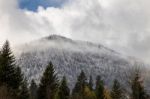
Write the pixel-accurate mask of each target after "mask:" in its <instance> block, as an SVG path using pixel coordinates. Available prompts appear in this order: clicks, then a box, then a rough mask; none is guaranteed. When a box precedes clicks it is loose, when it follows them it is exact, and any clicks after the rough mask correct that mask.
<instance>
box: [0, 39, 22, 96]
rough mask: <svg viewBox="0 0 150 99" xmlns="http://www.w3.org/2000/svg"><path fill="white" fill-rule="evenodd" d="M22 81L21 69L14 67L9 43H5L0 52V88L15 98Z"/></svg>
mask: <svg viewBox="0 0 150 99" xmlns="http://www.w3.org/2000/svg"><path fill="white" fill-rule="evenodd" d="M22 80H23V79H22V73H21V69H20V68H19V67H17V66H16V64H15V58H14V55H13V54H12V52H11V49H10V46H9V42H8V41H6V42H5V44H4V45H3V47H2V50H1V51H0V86H6V87H7V88H8V91H9V93H10V94H11V95H12V96H13V97H17V96H18V94H19V88H20V86H21V83H22Z"/></svg>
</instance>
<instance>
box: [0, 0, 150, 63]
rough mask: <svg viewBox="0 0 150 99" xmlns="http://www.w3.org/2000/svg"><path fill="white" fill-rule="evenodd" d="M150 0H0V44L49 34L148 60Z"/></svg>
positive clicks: (22, 41) (14, 43) (20, 42)
mask: <svg viewBox="0 0 150 99" xmlns="http://www.w3.org/2000/svg"><path fill="white" fill-rule="evenodd" d="M149 9H150V0H21V1H19V0H9V2H8V0H0V44H2V43H3V42H4V41H5V40H6V39H8V40H9V41H10V42H11V43H12V45H16V44H22V43H26V42H29V41H32V40H35V39H38V38H41V37H44V36H48V35H50V34H59V35H63V36H66V37H69V38H72V39H78V40H86V41H92V42H95V43H100V44H103V45H105V46H108V47H109V48H112V49H115V50H117V51H119V52H121V53H124V54H126V55H129V56H135V57H137V58H140V59H142V60H144V61H145V62H148V63H150V62H149V60H150V11H149Z"/></svg>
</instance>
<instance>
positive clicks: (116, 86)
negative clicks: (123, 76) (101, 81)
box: [111, 79, 123, 99]
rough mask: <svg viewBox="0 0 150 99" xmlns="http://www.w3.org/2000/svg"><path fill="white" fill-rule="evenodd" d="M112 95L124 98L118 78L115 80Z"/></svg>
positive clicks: (117, 98) (116, 97) (114, 97)
mask: <svg viewBox="0 0 150 99" xmlns="http://www.w3.org/2000/svg"><path fill="white" fill-rule="evenodd" d="M111 97H112V99H122V98H123V91H122V88H121V86H120V83H119V82H118V80H117V79H115V80H114V84H113V87H112V91H111Z"/></svg>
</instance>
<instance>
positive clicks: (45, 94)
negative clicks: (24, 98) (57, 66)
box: [38, 62, 59, 99]
mask: <svg viewBox="0 0 150 99" xmlns="http://www.w3.org/2000/svg"><path fill="white" fill-rule="evenodd" d="M58 85H59V84H58V78H57V75H56V73H55V70H54V67H53V64H52V63H51V62H50V63H49V64H48V66H47V68H46V70H45V72H44V74H43V77H42V79H41V82H40V84H39V89H38V99H54V98H55V95H56V92H57V89H58Z"/></svg>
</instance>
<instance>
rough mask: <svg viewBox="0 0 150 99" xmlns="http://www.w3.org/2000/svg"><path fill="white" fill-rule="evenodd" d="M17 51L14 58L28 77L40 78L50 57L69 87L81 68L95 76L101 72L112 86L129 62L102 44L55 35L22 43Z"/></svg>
mask: <svg viewBox="0 0 150 99" xmlns="http://www.w3.org/2000/svg"><path fill="white" fill-rule="evenodd" d="M18 51H19V52H20V54H19V55H18V56H17V62H18V64H19V65H20V66H21V67H22V70H23V71H24V73H25V75H26V76H27V77H28V78H29V79H30V80H31V79H35V80H36V81H37V82H39V80H40V77H41V75H42V73H43V71H44V70H45V68H46V66H47V63H48V62H49V61H52V63H53V64H54V66H55V69H56V72H57V74H58V76H59V78H61V77H62V76H64V75H65V76H66V77H67V79H68V82H69V86H70V87H71V88H72V87H73V86H74V84H75V82H76V77H77V75H79V73H80V72H81V70H84V72H85V73H86V75H87V77H89V76H90V75H92V76H93V78H94V79H95V77H96V76H97V75H101V76H102V78H103V79H104V81H105V83H106V84H107V85H108V86H111V85H112V81H113V79H115V78H118V79H120V80H121V79H124V78H123V74H124V73H125V72H126V71H127V69H128V68H130V67H131V66H132V65H131V64H132V63H131V60H130V61H129V59H128V57H125V56H123V55H121V54H119V53H117V52H115V51H113V50H111V49H109V48H106V47H104V46H103V45H100V44H93V43H90V42H84V41H75V40H72V39H69V38H66V37H62V36H58V35H51V36H49V37H46V38H42V39H40V40H37V41H34V42H31V43H29V44H25V45H23V46H20V47H18ZM121 74H122V75H121Z"/></svg>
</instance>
